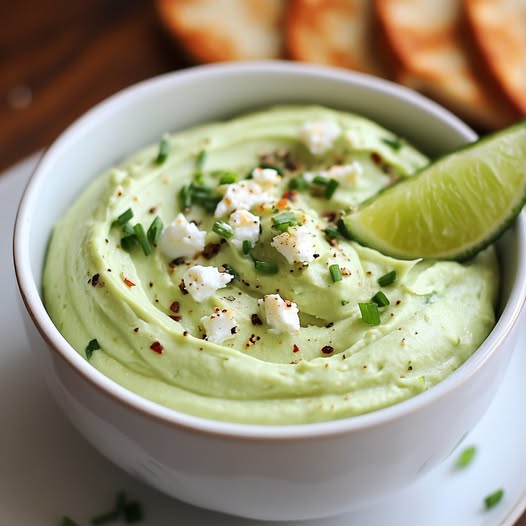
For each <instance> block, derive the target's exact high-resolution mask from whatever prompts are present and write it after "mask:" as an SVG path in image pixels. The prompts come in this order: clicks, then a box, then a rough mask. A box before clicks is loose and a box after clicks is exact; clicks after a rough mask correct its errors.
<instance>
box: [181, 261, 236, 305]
mask: <svg viewBox="0 0 526 526" xmlns="http://www.w3.org/2000/svg"><path fill="white" fill-rule="evenodd" d="M233 279H234V276H232V275H231V274H228V273H226V272H219V269H218V268H217V267H211V266H210V267H204V266H202V265H194V266H193V267H190V268H189V269H188V270H187V271H186V272H185V273H184V274H183V283H184V287H185V289H186V290H187V291H188V292H189V293H190V294H191V296H192V298H194V300H195V301H197V302H201V301H204V300H206V299H208V298H209V297H210V296H212V295H213V294H215V292H216V291H217V290H218V289H222V288H223V287H226V286H227V285H228V284H229V283H230V281H232V280H233Z"/></svg>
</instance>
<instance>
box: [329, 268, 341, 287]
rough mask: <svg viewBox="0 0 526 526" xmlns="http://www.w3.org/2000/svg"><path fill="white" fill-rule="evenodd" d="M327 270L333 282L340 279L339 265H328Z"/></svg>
mask: <svg viewBox="0 0 526 526" xmlns="http://www.w3.org/2000/svg"><path fill="white" fill-rule="evenodd" d="M329 272H330V273H331V278H332V281H333V282H334V283H336V282H337V281H341V280H342V272H341V270H340V265H338V264H334V265H331V266H330V267H329Z"/></svg>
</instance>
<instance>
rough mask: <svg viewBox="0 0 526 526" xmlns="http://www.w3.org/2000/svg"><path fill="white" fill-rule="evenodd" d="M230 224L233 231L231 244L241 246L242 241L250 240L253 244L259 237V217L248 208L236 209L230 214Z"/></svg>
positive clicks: (252, 244)
mask: <svg viewBox="0 0 526 526" xmlns="http://www.w3.org/2000/svg"><path fill="white" fill-rule="evenodd" d="M229 223H230V226H231V227H232V230H233V231H234V237H233V238H232V240H231V241H232V244H233V245H234V246H235V247H237V248H241V247H242V246H243V241H250V245H251V246H254V245H255V244H256V241H257V240H258V238H259V217H258V216H255V215H254V214H251V213H250V212H249V211H248V210H236V211H235V212H233V213H232V214H231V215H230V220H229Z"/></svg>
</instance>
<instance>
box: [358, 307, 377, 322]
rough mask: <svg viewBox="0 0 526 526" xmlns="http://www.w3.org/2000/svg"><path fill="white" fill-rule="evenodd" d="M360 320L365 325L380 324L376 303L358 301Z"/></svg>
mask: <svg viewBox="0 0 526 526" xmlns="http://www.w3.org/2000/svg"><path fill="white" fill-rule="evenodd" d="M358 307H359V308H360V313H361V315H362V320H363V321H364V322H365V323H367V325H380V313H379V312H378V305H376V303H372V302H369V303H358Z"/></svg>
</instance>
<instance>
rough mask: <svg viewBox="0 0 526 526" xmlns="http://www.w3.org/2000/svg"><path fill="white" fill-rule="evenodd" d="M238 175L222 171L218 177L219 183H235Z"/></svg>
mask: <svg viewBox="0 0 526 526" xmlns="http://www.w3.org/2000/svg"><path fill="white" fill-rule="evenodd" d="M238 180H239V177H238V175H237V174H235V173H234V172H222V173H221V176H220V177H219V184H232V183H237V181H238Z"/></svg>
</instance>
